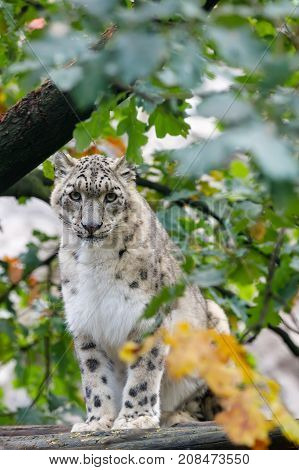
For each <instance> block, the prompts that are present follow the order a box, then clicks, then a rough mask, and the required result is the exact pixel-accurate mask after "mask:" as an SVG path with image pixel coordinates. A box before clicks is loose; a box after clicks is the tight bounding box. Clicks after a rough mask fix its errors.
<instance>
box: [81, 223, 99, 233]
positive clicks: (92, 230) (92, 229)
mask: <svg viewBox="0 0 299 470" xmlns="http://www.w3.org/2000/svg"><path fill="white" fill-rule="evenodd" d="M81 223H82V227H83V228H85V230H86V231H87V232H88V233H89V235H93V234H94V233H95V232H96V231H97V230H99V229H100V228H101V227H102V225H103V223H101V224H91V223H90V224H86V225H84V224H83V222H81Z"/></svg>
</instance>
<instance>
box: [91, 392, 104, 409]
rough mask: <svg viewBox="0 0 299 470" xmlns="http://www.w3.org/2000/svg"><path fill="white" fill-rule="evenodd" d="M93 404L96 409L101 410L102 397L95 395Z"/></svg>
mask: <svg viewBox="0 0 299 470" xmlns="http://www.w3.org/2000/svg"><path fill="white" fill-rule="evenodd" d="M93 404H94V406H95V407H96V408H100V406H101V405H102V403H101V400H100V397H99V396H98V395H95V397H94V399H93Z"/></svg>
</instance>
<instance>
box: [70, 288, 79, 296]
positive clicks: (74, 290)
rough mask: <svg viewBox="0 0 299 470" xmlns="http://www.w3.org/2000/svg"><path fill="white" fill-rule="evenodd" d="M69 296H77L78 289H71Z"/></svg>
mask: <svg viewBox="0 0 299 470" xmlns="http://www.w3.org/2000/svg"><path fill="white" fill-rule="evenodd" d="M71 294H73V295H77V294H78V289H75V287H72V288H71Z"/></svg>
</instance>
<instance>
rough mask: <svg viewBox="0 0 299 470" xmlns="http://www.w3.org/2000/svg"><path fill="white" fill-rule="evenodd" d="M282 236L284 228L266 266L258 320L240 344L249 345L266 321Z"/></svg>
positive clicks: (246, 332)
mask: <svg viewBox="0 0 299 470" xmlns="http://www.w3.org/2000/svg"><path fill="white" fill-rule="evenodd" d="M284 234H285V228H282V229H281V230H280V231H279V234H278V237H277V242H276V245H275V248H274V250H273V252H272V255H271V257H270V261H269V266H268V275H267V279H266V288H265V293H264V303H263V307H262V309H261V312H260V316H259V319H258V321H257V322H256V323H255V324H254V325H251V326H250V327H249V328H248V329H247V331H245V333H244V334H243V336H242V338H241V341H242V342H244V341H245V340H246V341H245V342H247V343H251V342H252V341H254V340H255V338H256V337H257V335H258V334H259V332H260V331H261V327H262V326H263V324H264V321H265V319H266V316H267V313H268V307H269V302H270V300H271V298H272V295H273V294H272V280H273V276H274V273H275V268H276V265H277V260H278V259H279V253H280V249H281V246H282V243H283V237H284ZM251 331H253V332H254V333H253V335H252V336H251V337H250V338H249V339H246V338H247V337H248V335H249V333H250V332H251Z"/></svg>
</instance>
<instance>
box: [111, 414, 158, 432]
mask: <svg viewBox="0 0 299 470" xmlns="http://www.w3.org/2000/svg"><path fill="white" fill-rule="evenodd" d="M158 427H159V420H158V418H156V417H154V416H138V417H137V418H124V417H123V416H120V417H119V418H117V419H116V420H115V422H114V425H113V427H112V430H115V429H150V428H158Z"/></svg>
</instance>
